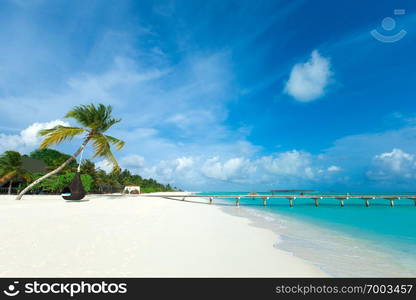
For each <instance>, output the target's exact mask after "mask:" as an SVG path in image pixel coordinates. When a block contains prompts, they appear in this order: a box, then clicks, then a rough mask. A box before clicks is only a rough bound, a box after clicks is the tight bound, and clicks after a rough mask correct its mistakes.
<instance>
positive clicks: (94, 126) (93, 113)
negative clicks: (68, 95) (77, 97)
mask: <svg viewBox="0 0 416 300" xmlns="http://www.w3.org/2000/svg"><path fill="white" fill-rule="evenodd" d="M112 111H113V108H112V107H111V106H110V105H108V106H105V105H104V104H99V105H97V106H95V105H94V104H88V105H80V106H76V107H75V108H74V109H72V110H71V111H70V112H68V113H67V114H66V116H65V117H66V118H74V119H75V120H77V121H78V122H79V123H81V124H82V125H83V126H85V127H88V128H90V129H91V131H94V132H104V131H106V130H108V129H109V128H110V127H111V126H113V125H114V124H116V123H118V122H120V121H121V120H120V119H114V118H112V117H111V113H112Z"/></svg>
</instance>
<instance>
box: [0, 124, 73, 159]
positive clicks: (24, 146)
mask: <svg viewBox="0 0 416 300" xmlns="http://www.w3.org/2000/svg"><path fill="white" fill-rule="evenodd" d="M57 125H62V126H69V123H67V122H64V121H61V120H55V121H51V122H45V123H33V124H32V125H30V126H28V127H27V128H25V129H23V130H22V131H21V132H20V134H4V133H0V152H3V151H6V150H16V151H22V152H26V151H30V150H32V149H33V148H35V147H37V146H38V145H39V142H40V137H39V136H38V132H39V131H40V130H42V129H48V128H52V127H55V126H57Z"/></svg>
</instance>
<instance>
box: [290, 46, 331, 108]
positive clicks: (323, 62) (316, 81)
mask: <svg viewBox="0 0 416 300" xmlns="http://www.w3.org/2000/svg"><path fill="white" fill-rule="evenodd" d="M330 67H331V65H330V61H329V60H328V59H327V58H325V57H323V56H321V55H320V54H319V52H318V51H317V50H314V51H313V52H312V55H311V58H310V60H309V61H307V62H305V63H298V64H296V65H295V66H294V67H293V68H292V71H291V72H290V77H289V80H288V81H287V82H286V85H285V89H284V92H285V93H287V94H289V95H291V96H292V97H293V98H295V99H296V100H298V101H302V102H309V101H312V100H315V99H317V98H319V97H321V96H322V95H324V93H325V88H326V87H327V85H328V84H329V82H330V79H331V76H332V72H331V70H330Z"/></svg>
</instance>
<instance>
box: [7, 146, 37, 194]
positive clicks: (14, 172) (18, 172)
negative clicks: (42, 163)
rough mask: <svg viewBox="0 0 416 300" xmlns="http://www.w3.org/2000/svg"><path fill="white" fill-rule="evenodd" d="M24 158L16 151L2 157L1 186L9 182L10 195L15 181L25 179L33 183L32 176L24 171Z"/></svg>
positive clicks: (8, 152)
mask: <svg viewBox="0 0 416 300" xmlns="http://www.w3.org/2000/svg"><path fill="white" fill-rule="evenodd" d="M22 165H23V161H22V156H21V155H20V153H19V152H16V151H6V152H4V153H3V154H2V155H1V156H0V184H1V183H4V182H7V181H9V190H8V194H9V195H10V194H11V193H12V185H13V180H14V179H18V178H23V179H24V180H26V181H31V179H32V176H31V174H30V173H29V172H28V171H27V170H25V169H23V167H22Z"/></svg>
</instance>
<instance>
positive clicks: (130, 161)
mask: <svg viewBox="0 0 416 300" xmlns="http://www.w3.org/2000/svg"><path fill="white" fill-rule="evenodd" d="M120 164H121V166H122V167H124V168H129V169H135V170H137V169H140V168H142V167H143V166H144V157H143V156H141V155H137V154H132V155H128V156H124V157H123V158H121V160H120Z"/></svg>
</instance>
